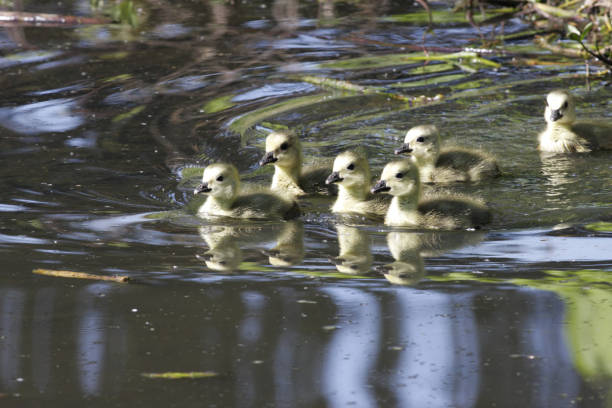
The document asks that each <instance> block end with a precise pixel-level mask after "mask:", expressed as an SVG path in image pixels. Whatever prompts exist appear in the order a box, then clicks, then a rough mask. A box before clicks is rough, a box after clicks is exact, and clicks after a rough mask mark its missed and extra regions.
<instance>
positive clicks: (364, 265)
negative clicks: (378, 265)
mask: <svg viewBox="0 0 612 408" xmlns="http://www.w3.org/2000/svg"><path fill="white" fill-rule="evenodd" d="M336 230H337V231H338V244H339V246H340V254H339V255H338V256H337V257H335V258H331V259H330V262H332V263H333V264H334V265H335V266H336V269H337V270H338V272H341V273H346V274H350V275H357V274H364V273H367V272H369V271H370V269H371V267H372V251H371V250H370V236H369V235H368V234H367V233H366V232H365V231H362V230H360V229H359V228H355V227H349V226H347V225H336Z"/></svg>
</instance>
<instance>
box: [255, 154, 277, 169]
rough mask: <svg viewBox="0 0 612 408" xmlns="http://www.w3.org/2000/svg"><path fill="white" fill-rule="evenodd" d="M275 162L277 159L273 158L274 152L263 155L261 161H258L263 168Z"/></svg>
mask: <svg viewBox="0 0 612 408" xmlns="http://www.w3.org/2000/svg"><path fill="white" fill-rule="evenodd" d="M277 160H278V159H277V158H276V157H274V152H268V153H266V154H265V155H264V157H262V158H261V160H260V161H259V165H260V166H265V165H266V164H268V163H274V162H275V161H277Z"/></svg>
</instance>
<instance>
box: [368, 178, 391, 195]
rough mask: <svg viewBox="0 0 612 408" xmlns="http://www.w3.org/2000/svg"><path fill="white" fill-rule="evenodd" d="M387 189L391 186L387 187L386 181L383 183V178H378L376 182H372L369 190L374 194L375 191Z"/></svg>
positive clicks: (380, 191)
mask: <svg viewBox="0 0 612 408" xmlns="http://www.w3.org/2000/svg"><path fill="white" fill-rule="evenodd" d="M389 190H391V187H387V183H385V180H380V181H378V183H376V184H374V187H372V189H371V190H370V191H371V192H372V193H373V194H376V193H384V192H386V191H389Z"/></svg>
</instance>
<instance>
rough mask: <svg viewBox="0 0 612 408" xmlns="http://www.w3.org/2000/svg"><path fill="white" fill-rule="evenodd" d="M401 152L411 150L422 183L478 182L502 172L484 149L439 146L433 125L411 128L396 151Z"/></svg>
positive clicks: (435, 128)
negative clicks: (444, 147)
mask: <svg viewBox="0 0 612 408" xmlns="http://www.w3.org/2000/svg"><path fill="white" fill-rule="evenodd" d="M402 153H410V155H411V157H412V159H413V160H414V161H415V162H416V164H417V166H419V170H420V174H421V181H422V182H423V183H451V182H456V181H480V180H483V179H487V178H493V177H498V176H499V175H500V174H501V173H500V171H499V167H498V166H497V163H496V162H495V159H494V158H493V157H492V156H490V155H489V154H487V153H485V152H482V151H479V150H474V149H467V148H463V147H453V148H447V149H441V148H440V133H439V132H438V128H437V127H436V126H435V125H421V126H415V127H413V128H411V129H410V130H409V131H408V132H407V133H406V138H405V140H404V144H403V145H402V147H400V148H399V149H397V150H395V154H402Z"/></svg>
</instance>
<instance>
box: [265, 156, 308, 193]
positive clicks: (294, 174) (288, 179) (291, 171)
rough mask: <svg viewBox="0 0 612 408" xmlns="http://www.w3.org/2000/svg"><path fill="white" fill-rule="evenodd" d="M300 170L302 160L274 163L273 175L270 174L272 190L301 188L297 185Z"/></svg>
mask: <svg viewBox="0 0 612 408" xmlns="http://www.w3.org/2000/svg"><path fill="white" fill-rule="evenodd" d="M301 170H302V161H301V160H299V159H298V160H296V161H295V162H293V163H289V164H286V165H285V164H275V165H274V176H272V189H273V190H284V189H287V188H289V189H291V190H301V189H300V187H299V178H300V173H301Z"/></svg>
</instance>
